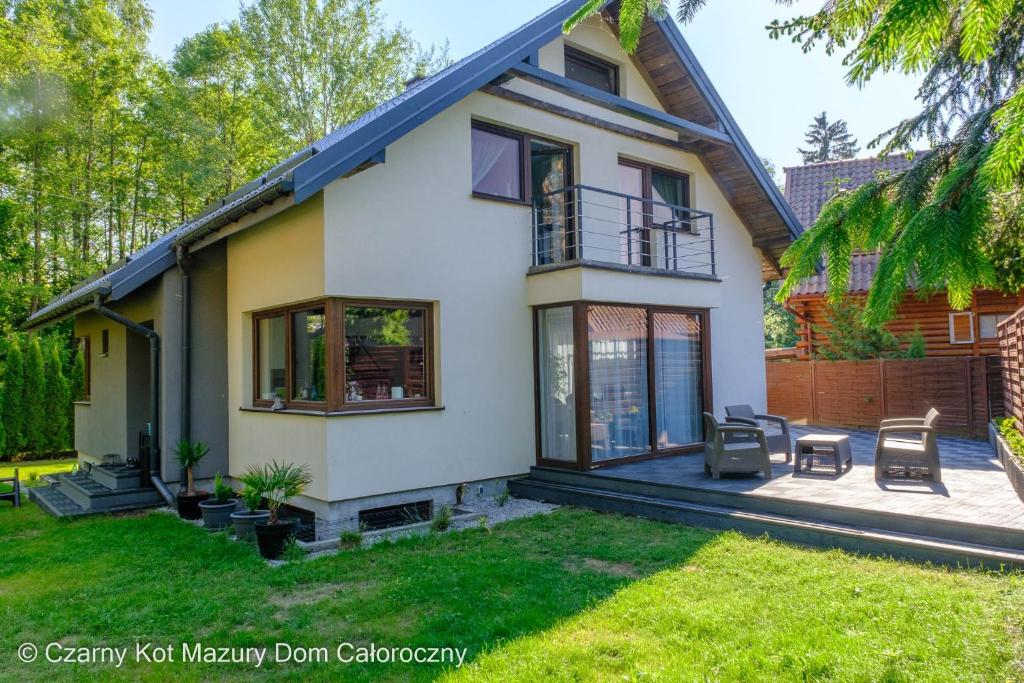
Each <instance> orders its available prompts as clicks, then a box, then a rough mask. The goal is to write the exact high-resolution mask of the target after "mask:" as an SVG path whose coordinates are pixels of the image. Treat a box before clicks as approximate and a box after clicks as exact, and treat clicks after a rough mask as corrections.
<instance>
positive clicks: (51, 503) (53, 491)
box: [25, 486, 86, 517]
mask: <svg viewBox="0 0 1024 683" xmlns="http://www.w3.org/2000/svg"><path fill="white" fill-rule="evenodd" d="M25 490H26V491H27V492H28V497H29V500H31V501H33V502H35V504H36V505H38V506H39V507H41V508H42V509H43V510H44V511H46V512H47V513H49V514H50V515H53V516H54V517H79V516H81V515H84V514H86V511H85V510H84V509H83V508H82V506H80V505H79V504H78V503H76V502H75V501H73V500H71V499H70V498H68V497H67V496H65V495H64V492H63V491H61V488H60V486H35V487H31V488H26V489H25Z"/></svg>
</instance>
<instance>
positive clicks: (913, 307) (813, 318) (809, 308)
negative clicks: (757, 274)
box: [786, 290, 1024, 360]
mask: <svg viewBox="0 0 1024 683" xmlns="http://www.w3.org/2000/svg"><path fill="white" fill-rule="evenodd" d="M851 296H852V297H853V298H854V299H855V300H858V301H861V302H862V301H863V298H864V295H862V294H855V295H851ZM1022 305H1024V293H1022V294H1021V295H1017V296H1006V295H1003V294H1001V293H999V292H994V291H990V290H979V291H978V292H976V293H975V295H974V301H973V302H972V305H971V308H970V309H968V310H965V311H963V312H964V313H967V312H969V313H971V314H972V315H971V317H970V321H971V324H972V326H973V331H974V334H973V337H974V340H973V341H972V342H969V343H956V344H953V343H950V318H949V316H950V314H951V313H954V311H953V310H952V309H951V308H950V307H949V301H948V300H947V298H946V294H945V293H941V294H936V295H935V296H932V297H930V298H928V299H927V300H924V301H922V300H919V299H916V298H914V295H913V293H910V294H908V295H907V299H906V300H904V302H903V304H902V305H901V306H900V307H899V310H898V311H897V315H896V317H895V318H894V319H893V320H892V321H890V322H889V323H888V324H887V325H886V328H887V329H888V330H889V331H890V332H892V333H893V334H895V335H897V336H898V337H906V336H907V335H909V334H911V333H913V331H914V328H915V326H919V327H920V328H921V333H922V334H923V335H924V338H925V344H926V350H925V355H926V356H927V357H929V358H942V357H958V356H997V355H999V339H998V337H995V336H993V337H986V338H982V331H981V324H980V323H981V316H983V315H1005V316H1009V315H1011V314H1013V313H1014V311H1016V310H1017V309H1018V308H1020V307H1021V306H1022ZM786 306H787V308H789V309H790V310H791V311H792V312H793V313H794V314H795V315H796V316H797V334H798V336H799V340H798V341H797V347H796V348H797V357H798V358H799V359H801V360H809V359H810V353H809V348H811V349H815V348H818V347H819V346H820V345H822V344H826V343H827V341H828V339H827V337H826V336H825V334H824V330H827V329H828V328H829V327H830V326H829V323H828V321H827V320H826V316H825V310H826V308H827V306H828V304H827V303H826V301H825V296H824V295H822V294H814V295H803V296H796V297H792V298H790V299H789V301H788V302H787V304H786ZM808 340H810V347H809V345H808Z"/></svg>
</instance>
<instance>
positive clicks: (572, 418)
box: [29, 0, 799, 522]
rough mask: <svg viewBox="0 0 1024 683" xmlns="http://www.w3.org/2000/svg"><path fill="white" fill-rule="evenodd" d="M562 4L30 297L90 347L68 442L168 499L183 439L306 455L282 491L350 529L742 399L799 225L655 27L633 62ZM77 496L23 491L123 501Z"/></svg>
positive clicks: (620, 457) (693, 444)
mask: <svg viewBox="0 0 1024 683" xmlns="http://www.w3.org/2000/svg"><path fill="white" fill-rule="evenodd" d="M581 1H582V0H572V1H567V2H562V3H560V4H558V5H556V6H555V7H553V8H552V9H550V10H549V11H547V12H545V13H544V14H542V15H541V16H539V17H537V18H536V19H534V20H532V21H531V22H529V23H527V24H526V25H524V26H522V27H520V28H518V29H516V30H515V31H513V32H512V33H509V34H508V35H507V36H505V37H504V38H502V39H500V40H498V41H497V42H495V43H493V44H491V45H489V46H487V47H485V48H484V49H482V50H480V51H478V52H476V53H474V54H472V55H470V56H469V57H467V58H465V59H463V60H461V61H459V62H457V63H456V64H454V65H452V66H451V67H449V68H447V69H445V70H443V71H442V72H440V73H438V74H436V75H434V76H431V77H429V78H425V79H422V80H419V81H416V82H414V83H412V84H410V85H409V87H408V89H407V90H406V91H405V92H404V93H403V94H401V95H399V96H398V97H396V98H395V99H394V100H392V101H390V102H387V103H385V104H383V105H381V106H380V107H378V108H377V109H375V110H373V111H371V112H369V113H367V114H366V115H365V116H363V117H362V118H360V119H358V120H357V121H355V122H353V123H351V124H349V125H347V126H345V127H343V128H341V129H339V130H337V131H335V132H333V133H331V134H330V135H328V136H327V137H325V138H324V139H323V140H321V141H319V142H317V143H315V144H314V145H312V146H311V147H309V148H308V149H304V150H302V151H301V152H299V153H298V154H296V155H295V156H293V157H292V158H290V159H288V160H285V161H284V162H282V163H281V164H280V165H279V166H277V167H276V168H274V169H271V170H270V171H268V172H267V173H266V174H265V175H264V176H262V177H260V178H258V179H256V180H254V181H253V182H251V183H249V184H248V185H246V186H245V187H243V188H241V189H240V190H238V191H237V192H236V193H234V194H232V195H230V196H228V197H226V198H224V199H223V200H222V201H221V202H219V203H217V204H216V205H215V206H213V207H210V208H209V209H208V210H207V211H206V212H205V213H204V214H203V215H201V216H199V217H198V218H196V219H195V220H193V221H191V222H189V223H186V224H185V225H182V226H180V227H179V228H177V229H176V230H174V231H173V232H172V233H170V234H169V235H167V236H165V237H163V238H161V239H160V240H158V241H157V242H156V243H154V244H152V245H150V246H149V247H147V248H146V249H144V250H143V251H142V252H140V253H138V254H135V255H134V256H133V257H131V258H130V259H128V260H127V261H126V262H124V263H121V264H117V265H116V266H115V267H113V268H111V269H110V270H108V271H107V272H104V273H101V274H99V275H97V276H96V277H95V278H93V279H92V280H90V281H88V282H87V283H83V284H81V285H79V286H78V287H76V288H75V289H73V290H71V291H70V292H68V293H65V294H63V295H61V296H60V297H58V298H57V299H55V300H54V301H52V302H51V303H49V304H48V305H47V306H46V307H45V308H43V309H41V310H40V311H38V312H37V313H36V314H35V315H33V316H32V318H31V319H30V321H29V325H30V326H32V327H39V326H43V325H47V324H50V323H52V322H54V321H57V320H60V319H62V318H66V317H68V316H74V318H75V329H76V334H77V335H78V336H79V337H81V338H82V339H83V340H84V342H83V343H84V344H85V348H86V349H87V350H88V364H89V377H90V382H89V384H90V390H89V399H88V400H87V401H84V402H81V403H80V404H78V405H77V406H76V410H75V414H76V430H75V431H76V435H75V438H76V447H77V448H78V450H79V451H80V453H81V455H80V457H81V459H82V460H83V461H88V462H96V461H100V460H103V459H107V460H117V461H121V462H129V464H130V465H131V466H132V467H134V466H135V465H136V463H135V461H136V459H141V462H140V463H139V467H141V470H142V478H143V481H142V482H141V486H140V490H141V489H146V490H147V491H148V490H149V489H147V487H148V486H150V485H152V486H155V487H156V488H157V489H159V490H163V491H165V493H166V484H171V483H174V482H177V481H178V479H179V472H178V466H177V463H176V462H175V460H174V458H173V456H172V455H171V452H172V451H173V445H174V444H175V443H176V442H177V441H178V440H179V439H182V438H186V439H197V440H202V441H204V442H206V443H207V444H209V445H210V447H211V455H210V456H209V457H208V458H207V460H206V461H204V463H203V465H202V467H201V468H200V477H202V478H207V477H212V476H213V474H214V473H216V472H221V473H223V474H225V475H230V476H237V475H239V474H240V473H242V472H243V471H244V470H245V469H246V468H247V467H248V466H249V465H250V464H253V463H263V462H268V461H270V460H272V459H276V460H279V461H280V460H287V461H292V462H295V463H305V464H307V465H309V467H310V468H311V470H312V472H313V475H314V481H313V485H312V486H311V487H310V488H309V489H308V491H307V492H306V494H305V495H304V496H302V497H301V498H300V499H298V500H297V501H296V504H297V505H298V506H300V507H302V508H305V509H308V510H310V511H312V512H314V513H315V514H316V515H317V516H318V517H321V518H328V519H331V520H335V521H343V522H344V521H351V522H355V521H356V520H358V519H359V517H360V515H361V514H363V515H366V514H372V513H374V512H375V511H380V510H381V509H385V510H386V509H391V508H392V506H399V505H413V504H417V505H419V506H423V507H429V506H431V505H439V504H442V503H447V502H450V501H452V500H453V499H454V497H455V495H456V488H457V486H458V485H459V484H466V485H467V487H465V488H463V489H462V491H468V492H469V493H470V494H478V493H480V492H481V491H482V492H484V493H488V492H490V491H492V490H493V487H494V484H495V482H500V481H502V480H504V479H506V478H509V477H515V476H518V475H522V474H525V473H526V472H527V471H528V470H529V468H530V466H531V465H534V464H536V463H544V464H547V465H555V466H561V467H568V468H578V469H589V468H592V467H601V466H603V465H606V464H608V463H618V462H622V461H624V460H625V459H636V458H648V457H657V456H661V455H665V454H678V453H681V452H686V451H691V450H696V449H699V448H700V444H701V441H702V439H703V435H702V427H701V421H700V415H701V412H702V411H703V410H708V411H714V412H715V413H719V414H720V413H721V412H722V408H723V406H724V405H725V404H730V403H750V404H752V405H753V406H755V408H758V409H759V410H763V409H764V407H765V381H764V376H765V366H764V353H763V334H762V309H761V286H762V278H763V277H764V276H766V275H772V274H775V273H776V272H777V270H778V258H779V256H780V255H781V253H782V252H783V250H784V249H785V248H786V246H787V245H788V244H789V243H790V242H791V241H792V240H793V239H794V237H795V236H796V235H797V234H798V233H799V223H798V222H797V220H796V219H795V218H794V217H793V216H792V214H791V212H790V209H789V208H788V206H787V205H786V203H785V201H784V200H783V198H782V197H781V196H780V194H779V192H778V190H777V189H776V188H775V186H774V184H773V182H772V180H771V178H770V177H769V176H768V174H767V173H766V172H765V170H764V168H763V167H762V165H761V163H760V162H759V161H758V157H757V155H756V154H755V153H754V152H753V150H752V149H751V148H750V146H749V144H748V143H747V141H746V139H745V138H744V137H743V134H742V133H741V132H740V130H739V129H738V128H737V126H736V123H735V122H734V121H733V119H732V117H731V116H730V115H729V112H728V111H727V110H726V108H725V105H724V104H723V103H722V101H721V99H720V98H719V96H718V95H717V93H716V92H715V90H714V88H713V87H712V86H711V84H710V83H709V82H708V79H707V76H706V75H705V74H704V72H703V71H702V70H701V68H700V65H699V64H698V63H697V61H696V59H695V58H694V56H693V54H692V53H691V52H690V50H689V48H688V47H687V46H686V43H685V42H684V40H683V38H682V36H681V35H680V33H679V31H678V29H677V28H676V26H675V24H674V23H673V22H672V21H671V20H665V21H649V22H648V23H647V25H646V26H645V28H644V32H643V37H642V39H641V42H640V47H639V49H638V51H637V52H636V54H635V55H627V54H625V53H624V52H623V51H622V49H621V48H620V47H619V43H618V40H617V35H616V18H615V16H614V14H613V13H609V12H606V13H604V14H603V15H602V16H599V17H594V18H593V19H591V20H589V21H587V22H586V23H585V24H583V25H582V26H580V27H579V28H577V29H576V30H574V31H573V32H572V33H571V34H569V35H563V33H562V24H563V22H564V20H565V19H566V18H567V17H568V16H570V15H571V14H572V12H573V11H574V10H575V9H576V8H577V7H578V6H579V5H580V4H581ZM150 437H151V440H152V443H153V446H154V448H152V450H149V449H148V448H147V447H146V445H147V443H149V440H150ZM140 443H141V444H142V450H141V451H140ZM140 456H141V458H140ZM126 471H127V470H126ZM149 473H151V476H148V475H149ZM108 483H109V482H108ZM79 489H83V490H85V489H88V487H84V488H83V487H82V486H80V482H75V481H65V482H62V484H61V485H60V486H59V487H54V488H52V489H48V490H46V491H45V492H43V493H42V494H41V495H40V501H41V504H43V505H44V506H46V507H47V508H48V509H50V510H51V511H52V512H54V513H61V512H63V513H65V514H78V512H80V511H88V510H89V509H90V508H92V507H93V506H97V505H102V506H105V507H106V508H116V507H119V506H121V505H128V504H130V502H131V501H127V500H126V499H123V498H122V499H118V498H116V497H113V496H111V497H108V498H106V499H104V500H105V501H106V502H103V503H101V502H97V500H96V499H95V496H91V495H83V493H82V490H79ZM128 490H133V491H134V490H135V489H134V488H130V489H128ZM86 494H88V490H86ZM153 495H156V494H153ZM144 499H145V500H148V498H146V496H141V497H140V498H138V501H142V500H144ZM93 509H95V508H93Z"/></svg>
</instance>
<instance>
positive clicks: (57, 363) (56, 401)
mask: <svg viewBox="0 0 1024 683" xmlns="http://www.w3.org/2000/svg"><path fill="white" fill-rule="evenodd" d="M46 347H47V348H46V353H45V365H44V368H45V375H44V377H43V401H44V403H43V405H44V406H46V407H48V409H49V410H47V413H46V415H47V417H46V420H45V421H44V423H43V434H44V439H43V442H44V444H45V450H47V451H50V452H57V451H60V450H62V449H64V448H65V447H66V446H67V435H68V434H67V427H68V406H69V405H70V404H71V397H70V395H69V394H68V382H67V379H65V377H64V359H63V357H62V354H61V349H60V340H59V338H58V337H50V338H49V340H48V341H47V343H46Z"/></svg>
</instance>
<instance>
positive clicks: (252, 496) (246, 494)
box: [239, 476, 263, 514]
mask: <svg viewBox="0 0 1024 683" xmlns="http://www.w3.org/2000/svg"><path fill="white" fill-rule="evenodd" d="M239 481H241V482H242V483H243V484H245V488H244V489H242V504H243V505H245V509H246V510H247V511H248V512H249V514H252V513H254V512H256V511H257V510H259V509H260V503H262V502H263V493H262V492H261V491H260V490H259V489H255V488H253V487H252V486H250V485H249V483H248V482H246V481H245V476H242V477H240V479H239Z"/></svg>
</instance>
